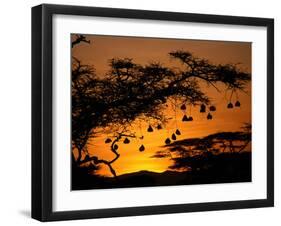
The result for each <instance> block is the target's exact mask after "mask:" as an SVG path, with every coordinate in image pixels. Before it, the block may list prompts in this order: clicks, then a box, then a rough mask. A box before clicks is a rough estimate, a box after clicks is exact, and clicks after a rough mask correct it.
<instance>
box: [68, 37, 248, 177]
mask: <svg viewBox="0 0 281 226" xmlns="http://www.w3.org/2000/svg"><path fill="white" fill-rule="evenodd" d="M73 38H74V35H73V36H72V39H73ZM86 38H87V40H90V41H91V43H90V44H87V43H80V44H79V45H76V46H75V47H74V48H72V56H75V57H76V58H77V59H79V60H80V61H81V62H82V63H83V64H87V65H93V66H94V68H95V70H96V73H97V75H98V76H100V77H103V76H104V74H105V73H106V72H107V71H108V70H109V67H108V60H109V59H111V58H115V57H118V58H133V61H134V62H135V63H139V64H142V65H145V64H148V63H150V62H161V63H162V64H163V65H164V66H169V67H181V64H180V63H179V62H178V61H177V60H173V59H171V58H170V57H169V55H168V53H169V52H171V51H174V50H187V51H189V52H191V53H193V54H194V55H195V56H197V57H200V58H205V59H208V60H209V61H210V62H211V63H214V64H227V63H233V64H238V63H239V65H238V66H239V68H241V70H244V71H246V72H249V73H250V72H251V43H246V42H243V43H242V42H226V41H202V40H179V39H163V38H162V39H160V38H159V39H158V38H142V37H117V36H102V35H86ZM202 87H203V90H204V91H205V92H206V93H207V95H208V96H209V97H210V99H211V101H212V104H214V105H215V106H216V108H217V111H216V112H214V113H213V120H207V119H206V116H207V113H205V114H202V113H199V108H198V107H193V108H191V109H190V108H189V107H188V110H187V114H188V115H189V114H191V115H192V117H193V119H194V120H193V121H192V122H182V121H181V119H182V116H183V112H182V111H181V110H180V109H179V108H178V109H177V111H176V112H175V111H173V110H172V109H171V107H167V108H166V110H165V114H166V115H167V116H170V117H173V119H172V120H170V121H169V122H168V124H167V125H166V127H165V129H163V130H159V131H158V130H154V132H153V133H148V132H146V130H147V127H148V123H146V122H142V123H137V122H136V123H133V125H132V128H131V129H132V130H134V131H135V132H136V134H137V135H143V136H144V139H143V140H138V139H133V140H131V142H130V144H123V143H122V142H120V143H118V145H119V149H118V152H119V153H120V158H119V159H118V160H117V161H116V162H114V163H113V164H112V166H113V168H114V169H115V170H116V173H117V175H121V174H124V173H130V172H136V171H140V170H149V171H154V172H163V171H165V170H167V169H168V167H169V165H170V164H171V163H170V160H169V159H165V158H162V159H156V158H151V156H152V155H153V154H154V153H155V152H156V151H159V150H161V149H162V148H163V146H164V145H165V143H164V141H165V139H166V138H167V137H171V135H172V133H173V132H174V131H175V130H176V129H177V128H178V129H179V130H180V131H181V133H182V135H181V136H178V139H186V138H193V137H203V136H206V135H209V134H212V133H216V132H222V131H238V130H240V128H241V126H242V125H243V123H245V122H248V123H249V122H251V83H249V84H248V85H247V89H246V91H247V93H244V92H240V93H238V97H237V96H236V95H233V97H232V103H234V102H235V101H236V100H237V98H238V99H239V101H240V102H241V107H240V108H233V109H227V107H226V105H227V104H228V102H229V97H230V92H229V93H225V92H224V87H223V86H218V88H219V89H220V90H221V92H220V93H219V92H218V91H217V90H216V89H214V88H213V87H211V86H210V87H206V86H203V85H202ZM175 113H176V117H175ZM108 135H109V134H105V133H102V132H101V133H99V134H98V136H97V137H95V138H93V139H92V140H91V142H90V145H89V147H88V150H89V152H90V153H91V154H92V155H96V156H98V157H99V158H102V159H106V160H111V159H113V158H114V156H115V155H114V154H113V153H112V152H111V151H110V144H105V143H104V140H105V139H106V138H107V136H108ZM141 144H143V145H144V146H145V151H144V152H139V150H138V149H139V146H140V145H141ZM98 173H99V174H100V175H105V176H111V174H110V172H109V170H108V168H107V167H106V166H101V169H100V170H99V171H98Z"/></svg>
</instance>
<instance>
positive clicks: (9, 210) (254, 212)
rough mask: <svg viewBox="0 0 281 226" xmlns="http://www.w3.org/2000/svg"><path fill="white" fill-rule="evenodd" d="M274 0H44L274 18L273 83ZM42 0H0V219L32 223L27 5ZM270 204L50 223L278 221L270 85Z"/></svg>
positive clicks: (280, 34) (279, 111) (280, 136)
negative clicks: (272, 192)
mask: <svg viewBox="0 0 281 226" xmlns="http://www.w3.org/2000/svg"><path fill="white" fill-rule="evenodd" d="M278 2H279V1H277V0H267V1H259V0H256V1H245V0H232V1H226V0H224V1H220V0H211V1H208V0H205V1H202V0H196V1H188V0H182V1H181V0H172V1H171V0H169V1H165V0H158V1H157V0H154V1H153V0H141V1H140V0H139V1H133V0H95V1H90V0H80V1H78V0H68V1H67V0H64V1H63V0H60V1H46V2H44V3H55V4H73V5H86V6H87V5H88V6H101V7H118V8H136V9H147V10H163V11H181V12H192V13H209V14H228V15H237V16H254V17H271V18H275V40H276V41H275V64H276V67H275V84H281V83H280V82H281V79H280V76H279V74H280V73H281V67H280V64H278V62H279V61H280V60H281V55H280V54H281V43H280V40H281V26H280V25H281V24H280V23H281V14H280V6H278ZM40 3H43V2H42V1H36V0H28V1H20V0H18V1H12V0H9V1H2V2H1V8H0V17H1V20H0V24H1V26H0V31H1V34H0V45H1V46H0V65H1V67H0V78H1V80H0V104H1V105H0V106H1V110H0V115H1V116H0V141H1V146H0V151H1V154H0V159H1V160H0V225H5V226H9V225H21V226H23V225H38V224H39V222H37V221H35V220H32V219H31V218H30V217H29V215H30V187H31V186H30V184H31V179H30V178H31V177H30V174H31V172H30V165H31V162H30V158H31V157H30V156H31V142H30V140H31V135H30V134H31V126H30V123H31V110H30V108H31V98H30V97H31V75H30V74H31V60H30V59H31V56H30V52H31V51H30V49H31V35H30V33H31V26H30V24H31V9H30V8H31V7H32V6H34V5H37V4H40ZM275 87H276V91H275V115H276V117H275V128H276V129H275V140H276V141H275V163H276V165H275V172H276V173H275V181H276V185H275V189H276V199H275V206H276V207H275V208H260V209H248V210H231V211H217V212H199V213H187V214H169V215H154V216H144V217H143V216H142V217H125V218H109V219H98V220H83V221H68V222H56V223H52V224H55V225H76V224H79V225H93V224H95V225H124V226H126V225H135V226H137V225H155V224H158V225H160V224H161V225H173V224H184V225H196V226H199V225H216V226H219V225H228V226H232V225H246V224H248V225H249V224H251V225H255V226H258V225H266V224H270V225H278V223H279V224H280V222H281V217H280V213H281V206H280V205H281V196H280V194H281V193H280V190H281V179H280V176H281V173H280V172H281V164H279V161H280V160H281V159H280V157H281V154H280V152H279V149H280V148H281V142H280V140H281V130H280V127H281V120H280V115H281V107H280V106H278V102H280V97H281V90H280V88H279V89H278V88H277V85H275Z"/></svg>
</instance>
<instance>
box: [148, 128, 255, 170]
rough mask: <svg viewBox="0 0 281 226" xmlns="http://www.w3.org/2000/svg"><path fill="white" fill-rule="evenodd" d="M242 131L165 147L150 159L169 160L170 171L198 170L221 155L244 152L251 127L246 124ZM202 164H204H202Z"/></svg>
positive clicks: (186, 140) (222, 133)
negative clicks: (170, 161)
mask: <svg viewBox="0 0 281 226" xmlns="http://www.w3.org/2000/svg"><path fill="white" fill-rule="evenodd" d="M242 129H243V130H242V131H237V132H219V133H215V134H211V135H208V136H206V137H203V138H190V139H184V140H180V141H175V142H174V143H172V144H169V145H166V146H165V150H162V151H158V152H156V153H155V155H153V156H151V157H152V158H170V159H171V160H172V162H173V164H172V165H171V166H170V167H169V168H170V169H177V170H180V169H190V168H191V169H198V168H200V167H202V166H204V164H207V163H208V164H209V161H210V158H212V157H213V156H215V155H220V154H221V153H232V154H233V153H234V154H240V153H241V152H244V151H246V148H247V147H248V145H249V144H250V142H251V134H252V133H251V125H249V124H246V125H245V126H244V127H242ZM203 163H204V164H203Z"/></svg>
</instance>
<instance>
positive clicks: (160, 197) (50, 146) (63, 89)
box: [32, 4, 274, 221]
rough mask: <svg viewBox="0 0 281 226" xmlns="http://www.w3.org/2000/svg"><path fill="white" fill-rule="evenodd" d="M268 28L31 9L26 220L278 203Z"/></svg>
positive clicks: (263, 21)
mask: <svg viewBox="0 0 281 226" xmlns="http://www.w3.org/2000/svg"><path fill="white" fill-rule="evenodd" d="M273 37H274V21H273V19H267V18H250V17H234V16H218V15H202V14H188V13H176V12H160V11H142V10H129V9H112V8H96V7H81V6H63V5H46V4H43V5H40V6H35V7H33V8H32V217H33V218H35V219H38V220H40V221H54V220H71V219H85V218H101V217H117V216H134V215H147V214H164V213H179V212H191V211H208V210H224V209H238V208H254V207H269V206H273V204H274V198H273V197H274V195H273V194H274V191H273V189H274V184H273V178H274V177H273V173H274V170H273V168H274V166H273V164H274V161H273V152H274V136H273V131H274V128H273V125H274V122H273V120H274V117H273V112H274V111H273V103H274V99H273V93H274V91H273V87H274V85H273V73H274V70H273V69H274V40H273Z"/></svg>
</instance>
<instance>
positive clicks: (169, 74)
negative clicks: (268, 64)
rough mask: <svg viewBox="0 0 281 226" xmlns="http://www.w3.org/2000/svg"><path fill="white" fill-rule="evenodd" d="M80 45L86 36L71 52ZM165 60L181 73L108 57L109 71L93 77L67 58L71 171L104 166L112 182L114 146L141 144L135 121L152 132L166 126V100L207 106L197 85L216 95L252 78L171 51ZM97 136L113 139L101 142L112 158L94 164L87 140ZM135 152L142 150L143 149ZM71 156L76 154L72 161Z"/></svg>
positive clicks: (242, 85)
mask: <svg viewBox="0 0 281 226" xmlns="http://www.w3.org/2000/svg"><path fill="white" fill-rule="evenodd" d="M80 42H87V43H89V41H87V40H86V38H85V36H81V35H80V36H76V39H75V40H74V41H72V48H74V47H75V46H77V44H79V43H80ZM169 55H170V57H171V58H172V59H174V60H178V61H179V62H181V63H182V65H183V67H182V69H173V68H169V67H165V66H163V65H162V64H161V63H159V62H154V63H149V64H147V65H140V64H136V63H134V62H133V59H130V58H124V59H119V58H113V59H110V60H109V66H110V70H109V71H108V73H106V74H105V75H103V76H101V75H97V74H96V72H95V70H94V68H93V67H92V66H89V65H83V64H82V63H81V62H80V61H79V60H78V59H77V58H75V57H73V58H72V150H73V153H72V162H73V164H74V165H73V166H74V167H82V166H83V165H84V166H85V165H87V164H90V163H91V164H93V165H99V164H105V165H106V166H108V168H109V169H110V171H111V173H112V175H113V176H114V177H116V172H115V170H114V169H113V167H112V163H114V162H115V161H116V160H117V159H118V158H119V156H120V154H119V152H118V143H119V142H121V141H122V142H124V143H126V142H127V143H128V142H130V140H129V139H134V138H138V139H139V138H140V139H141V137H137V136H136V134H135V132H134V131H132V130H131V129H130V125H131V124H132V123H133V122H134V121H135V120H143V121H146V122H147V121H149V122H150V127H151V129H152V130H153V127H156V126H160V127H161V126H162V125H164V124H165V123H167V121H168V119H167V117H166V116H165V115H163V109H164V107H165V104H166V103H167V101H169V100H170V99H173V98H177V100H178V103H179V104H181V105H190V106H195V105H201V106H208V105H210V104H211V101H210V99H209V97H208V96H207V95H206V94H205V92H204V91H203V89H202V87H201V85H200V84H201V82H205V83H206V84H207V85H210V86H212V87H214V88H215V89H216V90H217V91H219V92H220V90H219V88H218V86H217V85H218V84H219V83H221V84H223V85H224V87H225V89H224V90H231V92H232V93H233V92H237V91H244V89H245V85H246V83H247V82H248V81H250V79H251V76H250V74H249V73H246V72H243V71H241V70H239V68H238V67H237V66H236V65H231V64H226V65H220V64H219V65H216V64H212V63H210V62H209V61H208V60H206V59H201V58H197V57H195V56H193V54H191V53H190V52H188V51H173V52H170V53H169ZM208 117H209V116H208ZM208 119H209V118H208ZM188 120H190V118H189V119H188ZM192 120H193V119H192ZM100 131H102V132H105V131H110V132H111V133H112V134H113V135H112V137H111V138H108V139H107V140H106V141H105V142H106V143H111V145H110V151H111V152H112V153H114V155H115V157H114V158H113V159H112V160H109V161H108V160H104V159H99V158H98V157H97V156H93V155H90V154H89V152H88V145H89V140H90V139H91V138H94V137H95V136H96V135H97V134H98V133H99V132H100ZM125 139H126V141H125ZM139 150H140V151H143V150H144V147H142V148H140V149H139ZM74 151H76V152H77V153H78V154H77V156H75V155H74Z"/></svg>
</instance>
